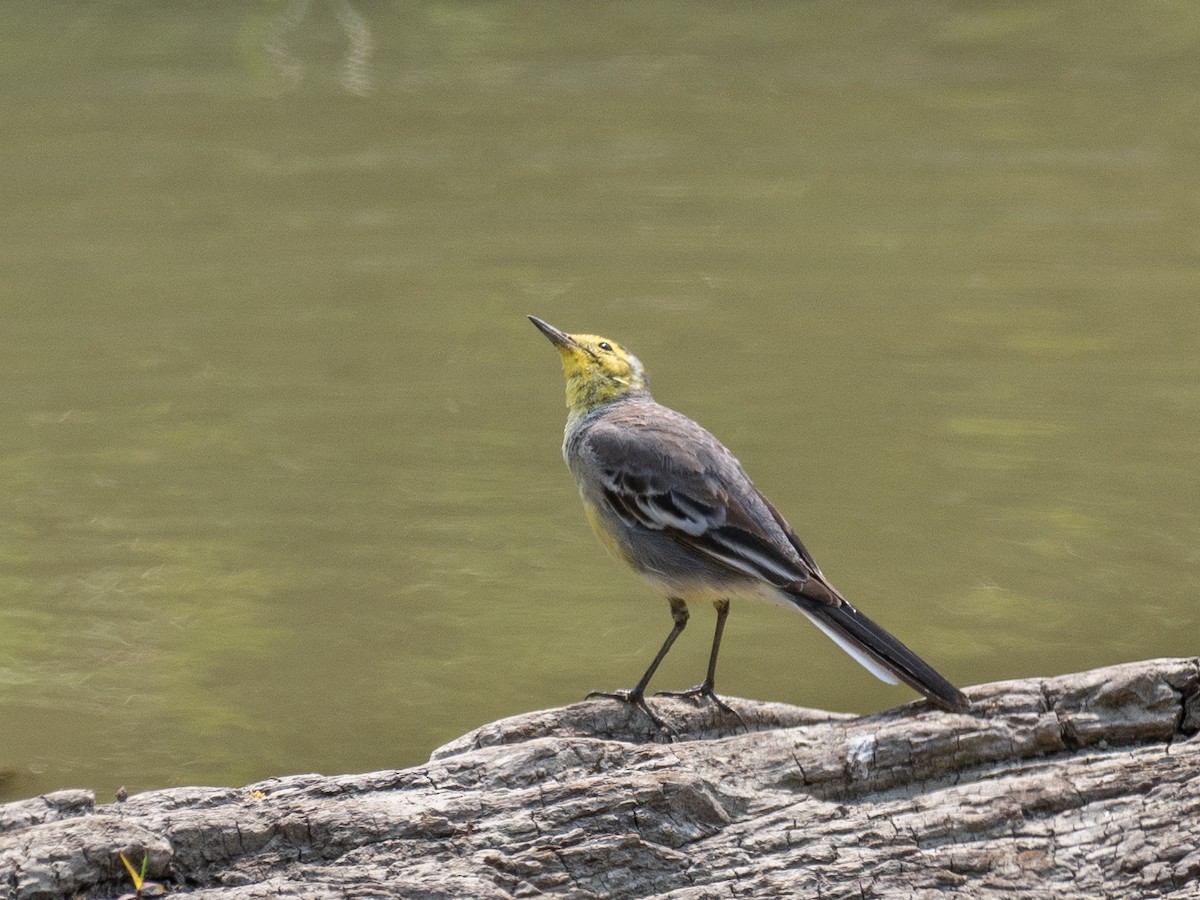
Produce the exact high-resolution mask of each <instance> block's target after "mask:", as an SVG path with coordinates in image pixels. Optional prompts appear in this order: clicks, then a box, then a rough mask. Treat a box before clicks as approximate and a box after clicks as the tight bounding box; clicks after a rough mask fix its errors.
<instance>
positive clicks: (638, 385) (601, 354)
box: [529, 316, 647, 416]
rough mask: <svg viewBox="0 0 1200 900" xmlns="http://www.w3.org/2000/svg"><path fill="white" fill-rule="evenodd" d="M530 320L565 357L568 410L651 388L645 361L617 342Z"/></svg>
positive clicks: (581, 411) (583, 408) (577, 411)
mask: <svg viewBox="0 0 1200 900" xmlns="http://www.w3.org/2000/svg"><path fill="white" fill-rule="evenodd" d="M529 321H531V322H533V324H534V325H536V326H537V328H538V330H539V331H541V333H542V334H544V335H545V336H546V337H547V338H549V340H550V343H552V344H553V345H554V346H555V348H556V349H557V350H558V354H559V356H561V357H562V364H563V375H564V376H566V379H567V409H568V410H570V413H571V415H572V416H579V415H583V414H584V413H586V412H588V411H589V410H592V409H595V408H596V407H597V406H603V405H604V404H605V403H611V402H612V401H613V400H616V399H618V398H619V397H624V396H625V395H626V394H633V393H637V392H639V391H645V390H646V389H647V388H646V370H645V368H644V367H643V366H642V363H641V360H639V359H638V358H637V357H636V356H634V355H633V354H632V353H630V352H629V351H628V350H626V349H625V348H624V347H622V346H621V345H620V344H618V343H617V342H616V341H612V340H609V339H608V338H603V337H600V336H599V335H596V334H567V333H566V332H565V331H559V330H558V329H557V328H555V327H554V326H553V325H551V324H549V323H548V322H543V321H542V320H541V319H539V318H537V317H536V316H530V317H529Z"/></svg>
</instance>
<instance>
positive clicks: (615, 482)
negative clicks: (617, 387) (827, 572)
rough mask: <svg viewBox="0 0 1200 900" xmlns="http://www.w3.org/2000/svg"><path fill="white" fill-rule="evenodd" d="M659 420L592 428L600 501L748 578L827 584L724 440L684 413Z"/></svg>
mask: <svg viewBox="0 0 1200 900" xmlns="http://www.w3.org/2000/svg"><path fill="white" fill-rule="evenodd" d="M663 410H664V411H666V412H670V411H667V410H665V408H663ZM654 418H655V420H656V421H655V422H654V423H649V422H646V421H645V420H644V419H641V420H634V421H620V422H612V421H608V422H604V421H601V422H597V423H595V425H593V427H591V428H590V429H588V433H587V435H586V436H585V437H584V438H583V440H584V446H583V447H582V448H581V449H582V450H583V452H584V454H585V455H586V456H587V458H588V464H589V466H590V467H591V470H592V472H591V474H592V475H593V476H594V478H595V479H596V480H598V482H599V497H598V498H596V499H600V500H601V501H602V502H603V503H605V504H606V505H607V506H608V507H609V509H610V510H611V511H612V512H613V513H614V514H615V515H616V516H617V517H619V518H620V519H621V521H623V522H624V523H625V524H626V525H630V526H633V525H640V526H641V527H643V528H649V529H652V530H654V531H661V532H662V533H664V534H665V535H667V536H669V537H670V538H672V539H673V540H674V541H676V542H677V543H679V544H681V545H683V546H684V547H687V548H688V549H690V550H692V551H694V552H696V553H699V554H701V555H702V556H704V557H706V558H708V559H710V560H712V561H713V562H716V563H718V564H720V565H722V566H724V567H726V568H728V569H730V570H731V571H734V572H737V573H739V574H742V575H745V576H747V577H750V578H755V579H759V580H762V581H765V582H767V583H769V584H772V585H774V586H776V587H779V588H783V589H785V590H789V591H796V592H804V593H808V592H809V591H806V590H805V586H806V585H808V583H809V582H810V581H812V580H813V579H814V576H816V580H817V581H818V582H822V581H823V579H822V578H821V575H820V569H819V568H817V565H816V563H815V562H813V560H812V558H811V557H810V556H809V555H808V552H807V551H806V550H805V549H804V547H803V545H802V544H800V542H799V540H798V539H796V538H795V535H794V534H793V533H792V530H791V528H790V527H788V525H787V523H786V522H785V521H784V520H783V518H782V516H780V515H779V513H778V512H777V511H776V510H775V508H774V507H772V506H771V504H770V503H769V502H767V500H766V498H765V497H763V496H762V494H761V493H759V491H758V489H757V488H755V487H754V485H753V483H752V482H751V481H750V479H749V477H748V476H747V475H746V472H745V470H744V469H742V466H741V464H740V463H738V461H737V459H736V458H734V456H733V454H732V453H730V452H729V451H728V450H727V449H726V448H725V447H724V445H722V444H721V443H720V442H719V441H718V440H717V439H716V438H715V437H713V436H712V435H711V434H709V432H707V431H705V430H704V429H703V428H701V427H700V426H699V425H697V424H696V423H695V422H693V421H692V420H691V419H688V418H686V417H685V416H682V415H680V414H678V413H673V414H671V415H670V416H669V417H666V416H663V415H661V414H659V415H657V416H655V417H654ZM664 419H665V420H666V421H665V426H666V427H664V422H663V420H664ZM593 483H594V482H593ZM810 590H811V586H810ZM817 593H818V594H819V595H825V596H821V597H814V598H813V599H821V600H823V601H824V602H835V601H834V598H833V597H832V596H828V595H827V593H826V592H825V591H823V590H818V591H817Z"/></svg>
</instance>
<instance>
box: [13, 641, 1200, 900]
mask: <svg viewBox="0 0 1200 900" xmlns="http://www.w3.org/2000/svg"><path fill="white" fill-rule="evenodd" d="M968 693H969V695H970V696H971V699H972V701H973V704H972V708H971V710H970V711H969V712H968V713H965V714H950V713H943V712H937V711H933V710H931V709H930V708H929V707H928V706H927V705H926V704H923V703H921V704H911V705H909V706H906V707H902V708H900V709H896V710H890V711H888V712H884V713H880V714H878V715H874V716H867V717H863V718H856V717H852V716H845V715H841V714H836V713H824V712H817V711H814V710H802V709H797V708H795V707H787V706H782V705H779V704H764V703H755V702H752V701H747V700H736V699H731V700H730V701H729V702H730V703H731V705H733V706H734V708H735V709H736V710H737V712H738V713H739V714H740V716H741V718H742V719H743V720H744V721H745V723H746V724H747V726H748V728H749V729H750V730H749V731H746V730H744V729H742V728H741V727H740V726H737V725H734V726H733V727H730V726H731V723H730V722H729V721H728V720H727V719H726V717H724V716H722V714H720V712H719V711H718V710H715V709H714V708H713V707H712V706H702V707H699V708H697V707H694V706H692V705H691V704H689V703H688V702H686V701H672V700H661V701H655V705H656V709H657V710H658V711H659V713H660V714H661V715H663V716H664V717H667V718H669V720H670V722H671V724H672V725H673V726H674V727H675V728H676V729H677V730H678V732H679V734H680V738H681V739H680V740H677V741H676V742H674V743H671V744H663V743H656V742H655V741H654V738H655V737H656V735H655V733H654V731H653V729H652V728H650V727H649V723H648V722H647V721H646V720H645V717H644V716H642V715H641V714H640V713H639V712H638V711H636V710H630V709H629V708H628V707H626V706H624V705H622V704H617V703H613V702H610V701H603V700H600V701H593V702H586V703H579V704H575V705H574V706H570V707H566V708H564V709H558V710H547V711H543V712H537V713H529V714H526V715H523V716H517V717H515V718H513V719H506V720H504V721H501V722H496V723H493V724H491V725H487V726H485V727H483V728H481V729H478V730H477V731H475V732H472V733H471V734H469V735H466V736H464V737H463V738H460V739H459V740H457V741H454V742H453V743H451V744H448V745H447V746H445V747H443V748H441V749H439V750H438V751H436V752H435V753H434V754H433V758H432V759H431V760H430V762H429V763H428V764H426V765H424V766H419V767H416V768H414V769H409V770H405V771H388V772H375V773H368V774H363V775H343V776H336V777H323V776H318V775H301V776H293V777H288V778H279V779H270V780H268V781H264V782H261V783H259V784H255V785H251V786H249V787H247V788H245V789H240V790H234V789H228V788H195V787H189V788H176V789H172V790H164V791H153V792H148V793H145V794H140V795H136V796H133V797H130V798H129V800H128V801H127V802H125V803H123V804H112V805H107V806H96V805H95V803H94V800H93V798H92V796H91V794H90V793H89V792H86V791H61V792H57V793H55V794H51V795H47V796H46V797H42V798H37V799H34V800H27V801H22V802H19V803H11V804H8V805H5V806H0V885H3V886H4V887H3V888H2V889H0V891H2V892H3V896H4V897H6V898H8V900H52V898H68V897H76V896H82V897H116V896H117V895H119V894H121V893H123V892H125V891H127V890H128V889H129V882H128V879H127V877H126V876H125V874H124V872H123V869H122V866H121V863H120V859H119V856H118V852H120V851H124V853H125V854H126V856H128V857H129V858H130V859H134V860H140V859H141V857H142V854H143V853H145V854H147V855H148V859H149V865H148V869H149V872H148V877H150V878H152V879H155V880H157V881H160V882H166V883H168V884H169V885H170V886H171V889H172V893H175V894H180V893H187V894H189V895H192V896H195V897H197V898H213V900H217V898H220V900H234V898H239V900H240V898H245V900H250V898H265V897H267V896H272V897H280V896H282V897H296V898H299V897H306V898H312V897H334V896H338V897H342V896H347V895H355V896H385V895H391V896H406V897H408V896H412V897H431V898H432V897H447V898H451V897H521V896H530V895H534V894H549V895H556V896H563V897H616V898H635V897H637V898H641V897H664V898H668V897H669V898H673V900H699V898H707V897H715V896H729V895H730V894H736V895H739V896H753V897H795V896H820V897H824V898H851V897H867V898H876V897H934V896H943V895H945V894H947V893H951V894H966V895H969V896H972V897H982V898H989V897H1011V896H1013V895H1014V894H1016V895H1038V896H1055V897H1065V898H1084V897H1087V898H1095V897H1130V896H1138V897H1168V896H1171V897H1179V898H1182V897H1200V849H1198V848H1200V738H1197V737H1196V732H1197V730H1198V728H1200V660H1197V659H1181V660H1180V659H1174V660H1172V659H1167V660H1150V661H1146V662H1139V663H1132V664H1128V665H1123V666H1115V667H1111V668H1107V669H1101V670H1097V671H1093V672H1083V673H1078V674H1073V675H1065V676H1061V677H1057V678H1050V679H1026V680H1021V681H1011V682H1003V683H997V684H989V685H982V686H979V687H975V688H972V689H971V690H970V691H969V692H968Z"/></svg>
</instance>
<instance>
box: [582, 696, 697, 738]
mask: <svg viewBox="0 0 1200 900" xmlns="http://www.w3.org/2000/svg"><path fill="white" fill-rule="evenodd" d="M595 697H604V698H606V699H608V700H620V701H621V702H622V703H629V704H631V705H633V706H636V707H637V708H638V709H640V710H641V711H642V712H643V713H645V714H646V718H648V719H649V720H650V721H651V722H653V723H654V727H655V728H657V729H658V730H659V731H665V732H666V733H667V734H668V735H670V736H672V737H674V736H675V735H676V731H675V729H674V728H672V727H671V726H670V725H668V724H667V723H666V722H664V721H663V720H662V719H660V718H659V717H658V716H657V715H655V713H654V710H652V709H651V708H650V704H648V703H647V702H646V697H645V695H643V694H642V693H641V692H639V691H634V690H618V691H588V693H587V696H586V697H584V699H585V700H591V699H593V698H595Z"/></svg>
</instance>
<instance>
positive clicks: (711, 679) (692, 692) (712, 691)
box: [655, 600, 746, 727]
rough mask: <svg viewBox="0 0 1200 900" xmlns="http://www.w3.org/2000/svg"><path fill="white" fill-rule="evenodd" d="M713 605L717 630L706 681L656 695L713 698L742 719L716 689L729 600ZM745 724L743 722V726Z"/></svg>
mask: <svg viewBox="0 0 1200 900" xmlns="http://www.w3.org/2000/svg"><path fill="white" fill-rule="evenodd" d="M713 606H715V607H716V608H717V630H716V631H714V632H713V642H712V652H711V653H710V654H709V656H708V674H707V675H706V676H705V677H704V681H702V682H701V683H700V684H698V685H696V686H695V687H693V688H688V689H687V690H686V691H659V692H658V694H656V695H655V696H661V697H683V698H686V699H688V700H699V699H700V698H701V697H703V698H705V699H707V700H711V701H712V702H713V703H715V704H716V705H717V706H719V707H720V708H721V709H722V710H723V711H725V712H727V713H730V714H732V715H734V716H737V718H738V720H739V721H740V720H741V718H742V717H741V716H739V715H738V713H737V710H735V709H733V707H731V706H729V704H727V703H726V702H725V701H724V700H722V699H721V698H720V697H718V696H717V691H716V680H717V655H718V654H719V653H720V652H721V635H723V634H724V633H725V620H726V619H727V618H728V617H729V601H728V600H714V601H713ZM745 724H746V723H745V722H742V726H743V727H745Z"/></svg>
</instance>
